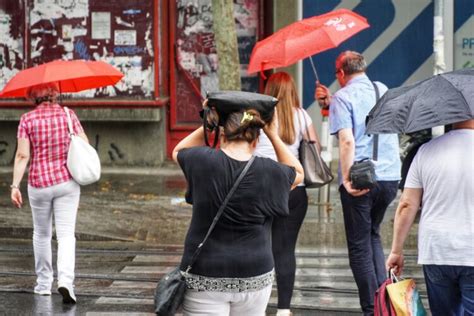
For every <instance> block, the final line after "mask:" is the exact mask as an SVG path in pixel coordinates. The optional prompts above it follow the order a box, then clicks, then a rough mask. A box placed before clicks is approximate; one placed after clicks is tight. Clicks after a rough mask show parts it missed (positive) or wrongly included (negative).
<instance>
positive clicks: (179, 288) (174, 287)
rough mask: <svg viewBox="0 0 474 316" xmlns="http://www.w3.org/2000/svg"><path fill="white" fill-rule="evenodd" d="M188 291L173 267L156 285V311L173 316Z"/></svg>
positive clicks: (246, 168)
mask: <svg viewBox="0 0 474 316" xmlns="http://www.w3.org/2000/svg"><path fill="white" fill-rule="evenodd" d="M254 160H255V156H252V158H250V160H249V161H248V162H247V164H246V165H245V167H244V169H243V170H242V172H241V173H240V175H239V177H238V178H237V180H236V181H235V183H234V185H233V186H232V188H231V189H230V191H229V193H227V196H226V197H225V199H224V201H223V202H222V205H221V206H220V208H219V210H218V211H217V214H216V216H215V217H214V220H213V221H212V224H211V226H210V227H209V230H208V231H207V234H206V236H205V237H204V239H203V241H202V242H201V243H200V244H199V246H198V247H197V249H196V251H194V254H193V256H192V257H191V260H190V262H189V264H188V267H187V268H186V272H185V273H188V272H189V271H190V270H191V269H192V266H193V264H194V263H195V262H196V259H197V257H198V256H199V254H200V253H201V250H202V247H203V246H204V244H205V243H206V241H207V238H208V237H209V235H210V234H211V232H212V230H213V229H214V227H215V226H216V224H217V221H218V220H219V218H220V217H221V215H222V213H223V212H224V209H225V207H226V206H227V203H228V202H229V200H230V198H231V197H232V195H233V194H234V192H235V190H237V187H238V186H239V183H240V181H241V180H242V179H243V177H244V176H245V174H246V173H247V171H248V170H249V168H250V166H251V165H252V163H253V161H254ZM185 291H186V280H185V278H184V276H183V274H182V272H181V271H180V269H179V266H178V267H176V268H175V269H173V271H171V272H169V273H168V274H166V275H165V276H164V277H163V278H162V279H161V280H160V281H159V282H158V284H157V285H156V290H155V313H156V314H157V315H159V316H171V315H174V314H176V311H177V310H178V308H179V307H180V306H181V304H182V303H183V299H184V293H185Z"/></svg>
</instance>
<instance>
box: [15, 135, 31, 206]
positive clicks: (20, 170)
mask: <svg viewBox="0 0 474 316" xmlns="http://www.w3.org/2000/svg"><path fill="white" fill-rule="evenodd" d="M29 160H30V141H29V140H28V139H26V138H18V148H17V150H16V154H15V163H14V165H13V182H12V186H13V187H14V188H12V191H11V200H12V203H13V204H14V205H15V206H16V207H18V208H20V207H21V206H22V204H23V198H22V196H21V192H20V189H19V188H20V183H21V179H23V175H24V174H25V170H26V167H27V166H28V161H29Z"/></svg>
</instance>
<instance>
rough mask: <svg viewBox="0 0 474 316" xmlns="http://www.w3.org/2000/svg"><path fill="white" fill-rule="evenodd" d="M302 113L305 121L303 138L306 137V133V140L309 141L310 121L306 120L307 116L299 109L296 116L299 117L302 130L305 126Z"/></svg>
mask: <svg viewBox="0 0 474 316" xmlns="http://www.w3.org/2000/svg"><path fill="white" fill-rule="evenodd" d="M300 113H301V115H303V120H304V131H302V132H303V137H304V134H305V132H306V139H307V140H309V129H308V121H307V120H306V116H305V115H304V113H303V110H302V109H300V108H298V109H297V111H296V115H297V116H298V123H299V124H300V128H302V127H303V126H302V125H301V120H300Z"/></svg>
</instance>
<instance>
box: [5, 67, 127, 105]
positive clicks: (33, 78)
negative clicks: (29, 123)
mask: <svg viewBox="0 0 474 316" xmlns="http://www.w3.org/2000/svg"><path fill="white" fill-rule="evenodd" d="M122 77H123V74H122V73H121V72H120V71H118V70H117V69H115V68H114V67H113V66H112V65H110V64H107V63H105V62H102V61H87V60H55V61H52V62H49V63H45V64H42V65H39V66H36V67H32V68H28V69H25V70H22V71H20V72H19V73H17V74H16V75H15V76H14V77H13V78H12V79H10V81H8V83H7V84H6V85H5V87H4V88H3V90H2V92H1V93H0V97H25V96H26V91H27V90H28V88H30V87H33V86H36V85H39V84H42V83H49V82H57V83H58V84H59V87H60V92H79V91H83V90H87V89H94V88H99V87H104V86H109V85H114V84H116V83H117V82H118V81H119V80H120V79H121V78H122Z"/></svg>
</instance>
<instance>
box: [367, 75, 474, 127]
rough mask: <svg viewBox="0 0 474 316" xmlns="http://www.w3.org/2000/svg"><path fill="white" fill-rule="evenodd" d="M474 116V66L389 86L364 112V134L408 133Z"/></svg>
mask: <svg viewBox="0 0 474 316" xmlns="http://www.w3.org/2000/svg"><path fill="white" fill-rule="evenodd" d="M473 118H474V68H468V69H462V70H456V71H452V72H447V73H444V74H440V75H436V76H433V77H430V78H428V79H426V80H423V81H419V82H416V83H414V84H412V85H409V86H405V87H400V88H395V89H390V90H388V91H387V92H386V93H385V95H384V96H383V97H382V98H381V99H380V100H379V101H378V102H377V104H376V105H375V106H374V107H373V108H372V110H371V111H370V113H369V114H368V115H367V122H366V123H367V124H366V125H367V126H366V133H367V134H384V133H412V132H416V131H420V130H423V129H426V128H431V127H434V126H440V125H447V124H452V123H456V122H461V121H465V120H469V119H473Z"/></svg>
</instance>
